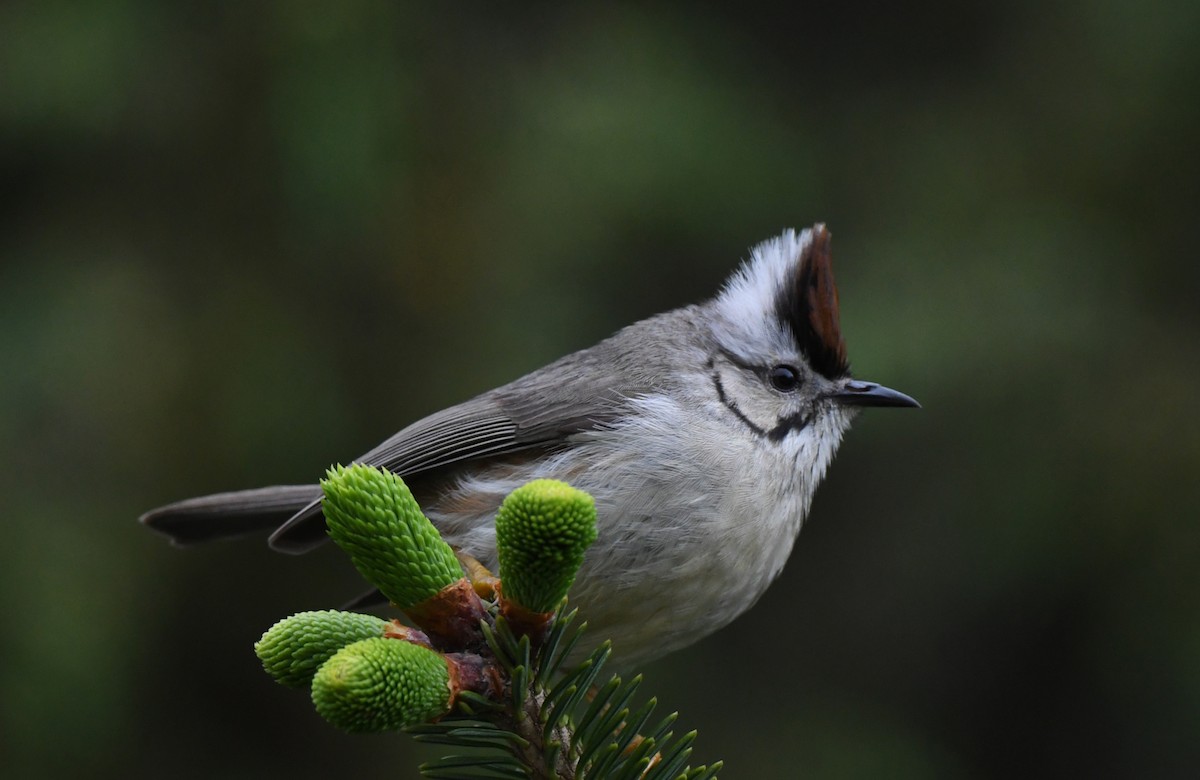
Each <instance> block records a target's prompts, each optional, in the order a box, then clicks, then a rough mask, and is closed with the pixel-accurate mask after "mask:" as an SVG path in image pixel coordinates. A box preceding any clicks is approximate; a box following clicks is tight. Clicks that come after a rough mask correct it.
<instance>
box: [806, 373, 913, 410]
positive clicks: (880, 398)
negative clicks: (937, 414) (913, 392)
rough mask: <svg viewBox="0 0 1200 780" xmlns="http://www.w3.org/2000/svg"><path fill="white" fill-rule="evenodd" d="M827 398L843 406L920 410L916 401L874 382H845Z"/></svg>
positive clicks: (854, 380)
mask: <svg viewBox="0 0 1200 780" xmlns="http://www.w3.org/2000/svg"><path fill="white" fill-rule="evenodd" d="M829 397H830V398H832V399H833V400H835V401H837V402H838V403H839V404H842V405H843V406H914V407H916V408H918V409H920V408H921V405H920V404H919V403H917V399H915V398H912V397H911V396H907V395H905V394H904V393H901V392H900V391H899V390H893V389H891V388H890V387H884V386H883V385H877V384H875V383H874V382H860V381H858V380H856V379H851V380H850V381H848V382H846V384H844V385H842V387H841V389H840V390H835V391H834V392H832V393H830V394H829Z"/></svg>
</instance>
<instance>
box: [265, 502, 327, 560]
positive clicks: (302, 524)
mask: <svg viewBox="0 0 1200 780" xmlns="http://www.w3.org/2000/svg"><path fill="white" fill-rule="evenodd" d="M328 538H329V536H328V535H327V534H326V533H325V516H324V515H323V514H321V497H320V493H318V494H317V498H316V499H314V500H313V501H312V502H310V503H308V504H307V505H305V506H304V507H303V508H301V509H300V511H298V512H296V513H295V514H293V515H291V516H290V517H288V518H286V521H285V522H284V523H282V524H281V525H280V526H279V527H278V528H277V529H276V530H275V532H274V533H273V534H271V538H270V540H269V543H270V545H271V549H272V550H276V551H278V552H283V553H288V554H289V555H302V554H303V553H306V552H308V551H309V550H311V549H313V548H314V547H316V546H317V545H319V544H321V543H322V542H324V541H325V540H326V539H328Z"/></svg>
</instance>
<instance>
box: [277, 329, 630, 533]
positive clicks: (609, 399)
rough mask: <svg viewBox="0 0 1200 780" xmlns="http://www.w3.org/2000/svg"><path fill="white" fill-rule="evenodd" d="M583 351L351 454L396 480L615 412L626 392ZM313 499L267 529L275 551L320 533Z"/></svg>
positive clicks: (550, 437)
mask: <svg viewBox="0 0 1200 780" xmlns="http://www.w3.org/2000/svg"><path fill="white" fill-rule="evenodd" d="M599 369H600V366H599V365H598V364H597V362H596V361H595V360H594V359H589V356H588V355H587V353H586V352H584V353H576V354H574V355H570V356H568V357H566V358H563V359H562V360H560V361H558V362H557V363H553V364H551V365H550V366H547V367H546V368H544V369H541V370H540V371H536V372H534V373H532V374H529V375H527V376H525V377H522V378H521V379H518V380H517V381H516V382H513V383H512V384H509V385H506V386H504V387H501V388H498V389H496V390H492V391H490V392H488V393H484V394H483V395H481V396H477V397H476V398H473V399H471V400H470V401H466V402H464V403H461V404H458V405H457V406H452V407H450V408H448V409H444V410H442V411H440V412H436V413H434V414H432V415H430V416H428V417H426V418H424V419H422V420H418V421H417V422H415V423H413V424H412V425H410V426H408V427H407V428H405V429H403V430H401V431H400V432H399V433H397V434H395V435H394V436H392V437H391V438H389V439H387V440H386V441H384V442H383V443H381V444H380V445H379V446H377V447H375V448H374V449H372V450H371V451H370V452H368V453H366V454H365V455H363V456H362V457H361V458H358V459H356V462H359V463H366V464H368V465H372V466H379V467H380V468H384V469H387V470H388V471H391V472H392V473H394V474H398V475H399V476H401V477H409V476H411V475H415V474H420V473H423V472H427V471H431V470H433V469H440V468H442V467H446V466H452V465H454V464H457V463H461V462H464V461H469V460H476V459H479V458H487V457H496V456H499V455H504V454H507V453H512V452H518V451H521V450H525V449H530V448H535V447H552V446H554V445H555V444H557V443H559V442H561V441H563V440H565V439H566V438H567V437H568V436H571V435H572V434H575V433H579V432H582V431H586V430H591V429H594V428H596V427H599V426H602V425H605V424H607V423H609V422H611V421H612V420H613V419H616V418H617V417H618V416H619V413H620V411H619V410H620V408H621V406H622V405H623V404H624V402H625V398H626V394H625V393H618V392H617V391H616V388H615V385H616V381H615V379H614V378H612V377H611V376H606V375H605V374H604V373H603V372H601V371H600V370H599ZM320 518H321V506H320V499H319V498H317V499H315V500H314V501H312V502H311V503H310V504H308V505H307V506H305V507H304V508H303V509H301V510H300V511H299V512H297V513H296V514H295V515H293V516H292V517H290V518H289V519H288V520H287V522H285V523H284V524H283V525H282V526H280V527H279V528H278V529H277V530H276V531H275V532H274V533H273V534H271V538H270V544H271V547H272V548H273V549H276V550H279V551H281V552H289V553H302V552H307V551H308V550H310V549H312V548H313V547H315V546H316V545H317V544H320V543H321V542H322V541H324V539H325V538H326V536H325V527H324V523H323V522H322V521H321V520H320Z"/></svg>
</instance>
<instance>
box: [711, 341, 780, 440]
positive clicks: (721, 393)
mask: <svg viewBox="0 0 1200 780" xmlns="http://www.w3.org/2000/svg"><path fill="white" fill-rule="evenodd" d="M708 367H709V368H713V362H712V360H709V361H708ZM712 380H713V387H715V388H717V398H718V399H720V401H721V403H723V404H725V408H726V409H728V410H729V411H731V412H733V416H734V417H736V418H738V419H739V420H741V421H742V422H743V423H745V424H746V427H747V428H749V429H750V430H752V431H754V432H755V433H756V434H758V435H759V436H766V435H767V432H766V431H764V430H763V429H762V428H760V427H758V426H757V425H755V424H754V421H753V420H751V419H750V418H749V417H747V416H746V415H744V414H742V410H741V409H739V408H738V405H737V404H736V403H734V402H733V401H730V400H729V396H727V395H725V385H723V384H722V383H721V374H720V373H719V372H718V371H717V370H716V369H715V368H714V369H713V372H712Z"/></svg>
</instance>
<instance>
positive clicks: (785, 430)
mask: <svg viewBox="0 0 1200 780" xmlns="http://www.w3.org/2000/svg"><path fill="white" fill-rule="evenodd" d="M810 422H812V417H810V416H808V415H806V414H804V413H803V412H796V413H795V414H789V415H788V416H787V417H780V418H779V422H778V423H777V424H776V425H775V427H774V428H772V429H771V430H769V431H767V438H768V439H770V440H771V441H782V440H783V437H785V436H787V435H788V434H789V433H791V432H792V431H802V430H804V429H805V428H807V427H808V424H809V423H810Z"/></svg>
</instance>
